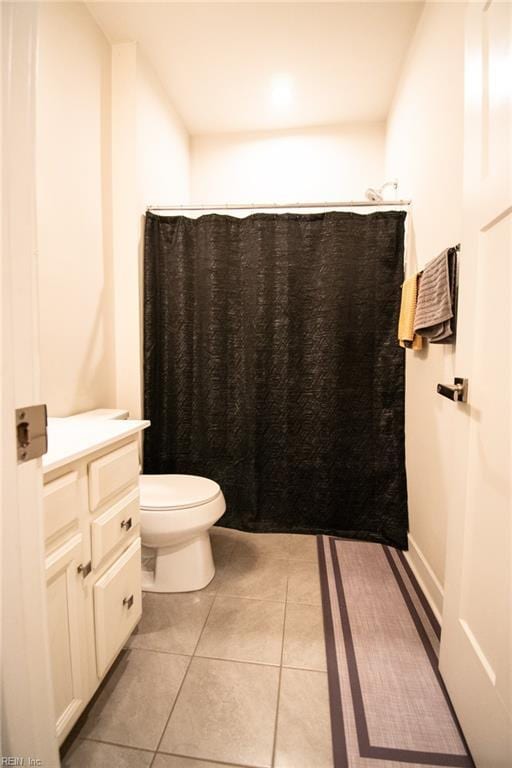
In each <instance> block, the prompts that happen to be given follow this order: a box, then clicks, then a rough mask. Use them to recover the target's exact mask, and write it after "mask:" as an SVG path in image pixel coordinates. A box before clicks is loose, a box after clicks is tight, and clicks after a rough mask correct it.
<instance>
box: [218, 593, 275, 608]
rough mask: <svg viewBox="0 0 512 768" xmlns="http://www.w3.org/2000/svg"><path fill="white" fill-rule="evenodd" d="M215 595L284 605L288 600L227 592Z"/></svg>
mask: <svg viewBox="0 0 512 768" xmlns="http://www.w3.org/2000/svg"><path fill="white" fill-rule="evenodd" d="M215 597H229V598H230V600H258V601H259V602H260V603H273V604H274V605H284V603H285V602H286V600H270V599H268V598H266V597H250V595H230V594H228V593H227V592H226V593H224V592H222V593H221V592H218V593H217V594H216V595H215Z"/></svg>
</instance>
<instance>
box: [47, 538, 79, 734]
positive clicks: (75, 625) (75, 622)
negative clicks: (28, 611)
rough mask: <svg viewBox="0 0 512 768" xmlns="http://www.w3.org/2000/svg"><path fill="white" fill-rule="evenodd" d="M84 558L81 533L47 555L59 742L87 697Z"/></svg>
mask: <svg viewBox="0 0 512 768" xmlns="http://www.w3.org/2000/svg"><path fill="white" fill-rule="evenodd" d="M81 562H82V534H81V533H77V534H75V535H74V536H73V537H72V538H71V539H70V540H69V541H67V542H66V543H65V544H63V545H62V546H61V547H59V548H58V549H57V550H56V551H55V552H52V553H51V554H50V555H48V557H47V558H46V596H47V606H48V635H49V642H50V661H51V670H52V680H53V697H54V703H55V707H54V711H55V721H56V731H57V737H58V739H59V742H62V741H63V740H64V737H65V736H66V735H67V733H68V731H69V730H70V729H71V726H72V725H73V724H74V722H75V720H76V715H77V712H78V711H79V710H80V709H82V707H83V703H84V699H85V691H84V682H85V681H84V665H85V662H84V651H83V650H82V643H83V641H84V638H85V631H84V626H85V623H84V607H85V598H84V590H83V586H82V583H83V579H82V576H81V574H80V573H79V571H78V566H79V565H80V563H81Z"/></svg>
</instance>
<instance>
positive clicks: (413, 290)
mask: <svg viewBox="0 0 512 768" xmlns="http://www.w3.org/2000/svg"><path fill="white" fill-rule="evenodd" d="M417 296H418V275H413V277H409V278H408V279H407V280H404V282H403V285H402V303H401V305H400V318H399V320H398V341H399V342H400V346H401V347H408V348H411V349H421V347H422V346H423V340H422V338H421V336H418V334H417V333H414V316H415V313H416V299H417Z"/></svg>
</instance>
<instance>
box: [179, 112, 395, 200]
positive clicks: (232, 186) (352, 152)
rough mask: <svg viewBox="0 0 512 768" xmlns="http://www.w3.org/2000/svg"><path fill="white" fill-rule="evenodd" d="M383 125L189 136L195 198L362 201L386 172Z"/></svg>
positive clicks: (193, 197) (193, 194) (193, 196)
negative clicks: (190, 138)
mask: <svg viewBox="0 0 512 768" xmlns="http://www.w3.org/2000/svg"><path fill="white" fill-rule="evenodd" d="M384 142H385V126H384V125H383V124H381V123H375V124H364V125H345V126H326V127H324V128H308V129H302V130H293V131H270V132H264V133H241V134H212V135H208V136H194V137H193V138H192V140H191V162H192V199H193V200H194V202H199V203H201V202H204V203H216V202H217V203H219V202H220V203H224V202H234V203H238V202H248V203H250V202H256V203H266V202H274V201H275V202H292V201H300V202H309V201H325V200H326V201H336V200H340V201H342V200H354V199H361V198H362V197H363V196H364V192H365V190H366V189H367V187H369V186H374V185H380V184H381V183H382V181H383V176H384Z"/></svg>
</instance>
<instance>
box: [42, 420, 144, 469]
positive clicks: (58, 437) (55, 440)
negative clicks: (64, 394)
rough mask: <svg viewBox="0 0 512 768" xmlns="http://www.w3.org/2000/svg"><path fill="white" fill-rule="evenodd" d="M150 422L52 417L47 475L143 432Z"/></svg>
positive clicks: (50, 421) (49, 429)
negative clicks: (124, 438)
mask: <svg viewBox="0 0 512 768" xmlns="http://www.w3.org/2000/svg"><path fill="white" fill-rule="evenodd" d="M150 423H151V422H149V421H138V420H135V419H98V420H97V419H91V420H87V419H85V418H81V419H73V418H69V419H59V418H49V419H48V453H46V454H45V455H44V456H43V472H44V473H47V472H52V471H53V470H54V469H58V468H59V467H62V466H64V465H65V464H69V463H70V462H71V461H76V459H80V458H82V456H85V455H86V454H88V453H92V452H93V451H98V450H100V449H101V448H105V447H106V446H108V445H110V444H111V443H115V442H116V441H117V440H120V439H122V438H123V437H130V435H135V434H137V432H142V430H143V429H146V428H147V427H149V426H150Z"/></svg>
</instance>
